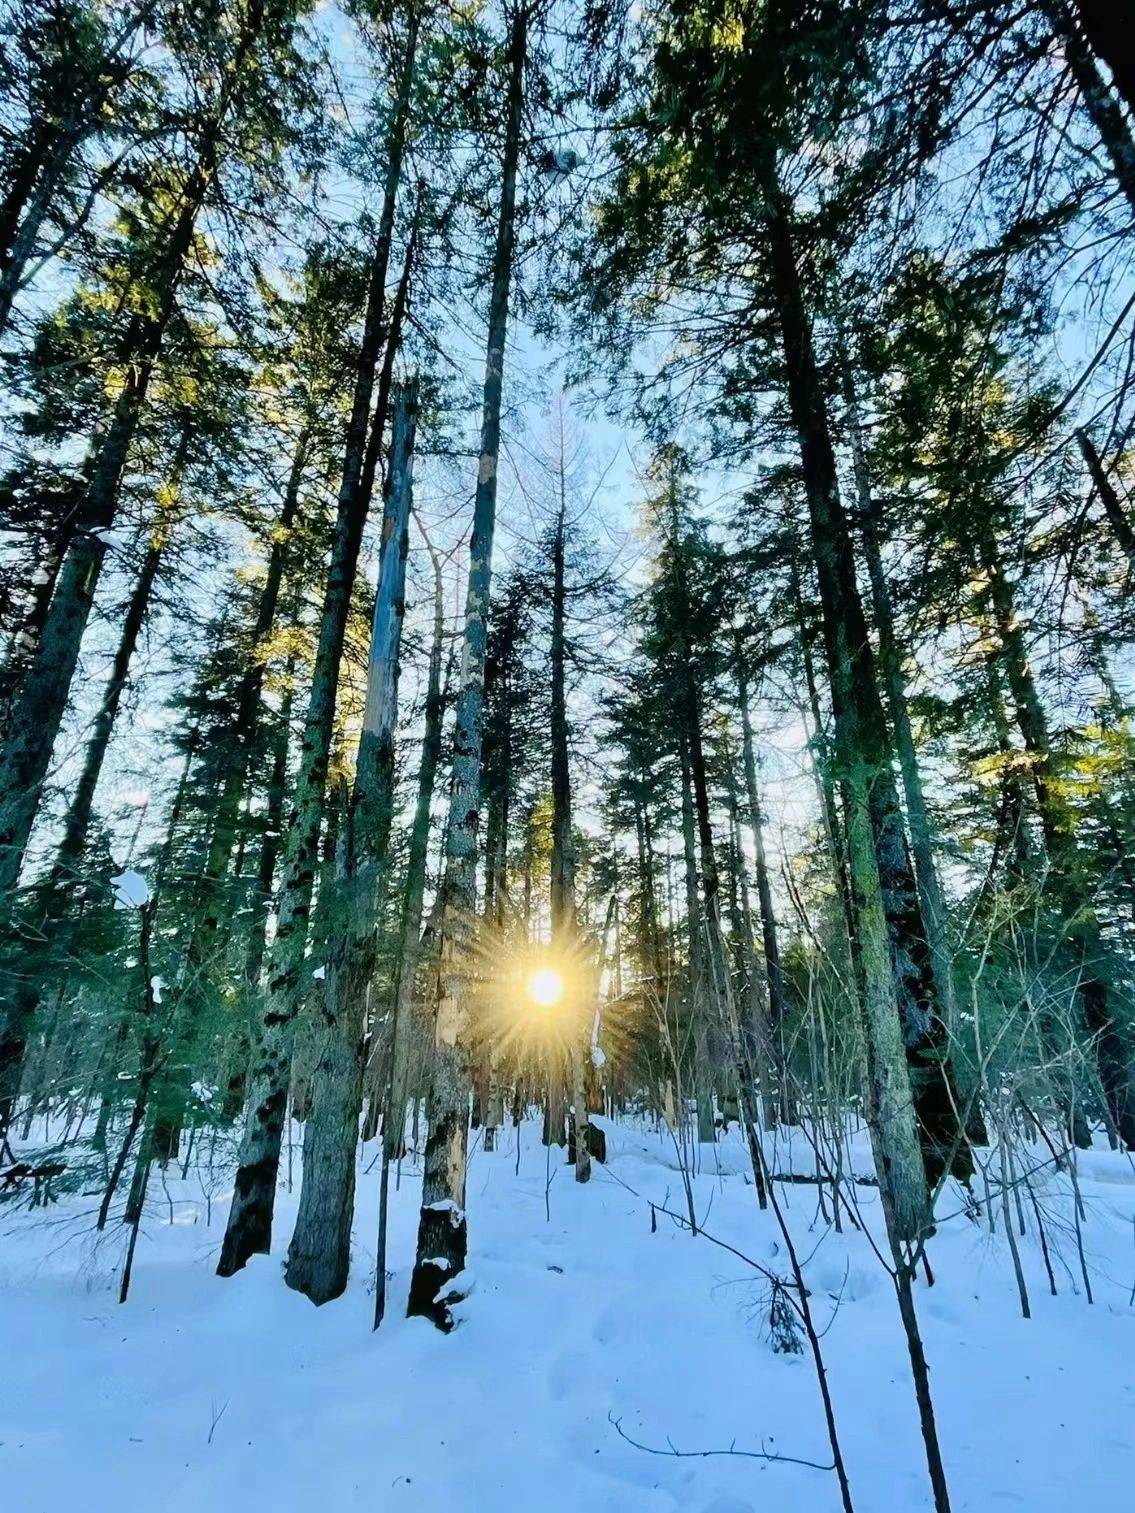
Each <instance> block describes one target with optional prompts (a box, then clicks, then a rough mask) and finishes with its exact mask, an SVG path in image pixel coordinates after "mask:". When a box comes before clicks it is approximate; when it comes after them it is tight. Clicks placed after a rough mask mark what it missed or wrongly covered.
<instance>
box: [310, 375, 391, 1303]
mask: <svg viewBox="0 0 1135 1513" xmlns="http://www.w3.org/2000/svg"><path fill="white" fill-rule="evenodd" d="M417 423H418V386H417V384H416V383H414V382H412V383H410V384H408V385H407V386H406V387H405V388H404V389H402V390H401V391H400V392H399V393H398V395H397V397H396V399H395V403H394V419H393V425H392V433H391V445H390V469H389V474H388V489H387V497H386V509H385V512H384V519H383V526H382V556H381V561H380V565H379V573H378V588H377V592H376V595H375V602H374V621H373V626H372V630H371V642H370V663H369V667H368V669H367V693H366V712H365V714H364V716H363V728H362V734H361V736H360V738H359V750H358V757H357V759H356V765H355V787H354V793H353V794H352V801H351V808H350V813H349V814H348V815H347V816H345V819H344V826H345V844H344V845H343V846H342V849H341V853H340V855H341V866H340V876H339V880H338V881H339V888H338V897H337V898H336V910H335V913H336V926H335V929H334V932H333V935H332V948H331V951H330V954H329V959H328V962H327V968H326V978H325V984H326V993H325V998H324V1003H323V1006H322V1015H321V1018H322V1023H321V1024H320V1026H319V1036H320V1056H319V1061H318V1063H317V1065H316V1068H315V1072H314V1075H313V1079H312V1103H311V1109H310V1111H309V1113H308V1117H307V1123H306V1125H305V1126H304V1137H303V1188H302V1191H301V1193H300V1204H299V1212H298V1214H297V1215H296V1227H295V1231H294V1233H293V1235H292V1242H291V1245H290V1246H289V1248H288V1263H287V1267H286V1269H285V1272H284V1280H285V1281H286V1282H287V1284H288V1286H289V1287H293V1288H295V1290H296V1291H297V1292H302V1293H304V1294H306V1296H307V1297H309V1298H310V1299H311V1300H312V1302H313V1303H326V1302H328V1301H330V1299H332V1298H337V1297H338V1296H339V1295H340V1293H341V1292H342V1291H343V1289H344V1288H345V1287H346V1285H347V1273H348V1270H349V1267H350V1259H351V1220H352V1218H353V1215H354V1199H355V1144H356V1142H357V1140H358V1133H359V1113H360V1110H361V1107H362V1074H363V1031H364V1027H365V1024H366V1007H367V994H368V991H369V988H370V984H371V980H372V978H373V976H374V968H375V956H376V947H377V943H378V933H379V930H380V928H381V918H382V904H383V898H384V894H385V886H386V874H387V870H388V860H389V850H390V831H391V826H392V824H393V819H394V728H395V724H396V721H397V717H398V673H399V667H400V663H401V655H402V624H403V620H404V619H405V612H406V556H407V553H408V551H409V547H410V504H411V497H412V490H413V457H414V433H415V430H416V428H417Z"/></svg>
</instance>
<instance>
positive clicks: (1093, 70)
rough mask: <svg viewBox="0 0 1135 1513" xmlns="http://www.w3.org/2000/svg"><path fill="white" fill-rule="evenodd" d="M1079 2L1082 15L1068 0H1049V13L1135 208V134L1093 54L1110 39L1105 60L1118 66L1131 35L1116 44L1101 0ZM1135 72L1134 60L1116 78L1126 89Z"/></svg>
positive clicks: (1086, 106)
mask: <svg viewBox="0 0 1135 1513" xmlns="http://www.w3.org/2000/svg"><path fill="white" fill-rule="evenodd" d="M1075 3H1076V9H1077V12H1078V15H1077V14H1076V13H1074V12H1073V10H1072V8H1071V6H1070V5H1069V4H1067V3H1065V0H1047V9H1048V14H1049V16H1050V17H1051V19H1052V24H1053V29H1054V31H1055V33H1056V36H1057V39H1058V40H1059V42H1060V45H1061V49H1062V51H1063V53H1064V61H1065V63H1066V64H1067V65H1068V70H1069V72H1070V73H1071V75H1072V78H1073V79H1074V80H1075V81H1076V88H1077V89H1078V90H1079V91H1080V97H1081V99H1082V100H1083V102H1084V109H1085V110H1086V111H1087V114H1088V118H1089V120H1090V121H1091V123H1092V125H1093V126H1094V127H1095V129H1096V134H1097V135H1098V137H1099V139H1100V142H1101V143H1102V144H1103V149H1104V151H1105V152H1106V153H1107V155H1108V158H1109V159H1110V161H1111V166H1112V170H1113V172H1114V173H1115V180H1116V183H1117V184H1118V185H1119V187H1120V189H1121V190H1122V191H1123V193H1124V195H1125V196H1126V197H1127V201H1128V203H1129V204H1130V206H1131V209H1132V210H1133V211H1135V140H1132V136H1131V129H1130V127H1129V126H1128V124H1127V122H1126V120H1124V117H1123V110H1122V107H1121V106H1120V104H1119V102H1118V101H1117V100H1116V98H1115V96H1114V94H1113V93H1112V91H1111V90H1110V89H1109V87H1108V86H1107V84H1106V83H1105V82H1104V80H1103V77H1102V75H1101V74H1100V71H1099V69H1098V68H1097V66H1096V60H1095V58H1094V57H1093V56H1092V54H1093V51H1094V46H1095V44H1096V43H1098V44H1100V45H1101V46H1102V45H1105V43H1106V44H1107V45H1108V53H1107V55H1106V56H1105V62H1107V64H1108V66H1109V67H1112V68H1113V70H1114V67H1115V64H1116V63H1118V61H1119V59H1120V57H1123V56H1126V55H1128V54H1129V53H1130V38H1125V39H1124V41H1123V43H1122V44H1121V45H1120V46H1119V47H1113V46H1111V39H1115V40H1116V41H1117V40H1118V39H1117V38H1116V36H1115V31H1114V29H1113V28H1112V29H1110V37H1108V36H1107V35H1105V29H1104V26H1103V24H1102V14H1101V0H1089V3H1084V0H1075ZM1089 39H1091V40H1092V43H1093V45H1092V46H1089ZM1113 60H1114V61H1113ZM1131 74H1132V70H1131V65H1130V63H1129V62H1128V63H1127V65H1126V66H1125V67H1123V66H1122V65H1121V66H1120V70H1119V72H1116V73H1115V81H1116V84H1117V86H1118V87H1119V88H1120V90H1121V91H1122V92H1124V93H1125V95H1126V91H1127V90H1129V89H1130V88H1131V83H1132V80H1131ZM1126 98H1127V103H1128V106H1129V107H1130V105H1131V100H1130V96H1129V95H1127V96H1126Z"/></svg>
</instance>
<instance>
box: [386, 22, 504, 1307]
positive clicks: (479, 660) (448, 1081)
mask: <svg viewBox="0 0 1135 1513" xmlns="http://www.w3.org/2000/svg"><path fill="white" fill-rule="evenodd" d="M527 50H528V9H527V4H526V3H525V0H521V4H520V5H519V6H518V7H517V8H516V10H515V11H514V12H513V16H512V21H511V25H510V28H509V41H508V66H509V78H508V104H507V115H506V126H505V144H504V160H503V164H502V173H501V197H500V213H499V219H498V223H497V237H496V248H495V252H494V255H493V276H492V292H491V296H490V303H489V330H488V345H487V351H486V355H485V382H484V399H483V408H482V419H481V449H480V462H479V465H478V469H477V491H476V497H475V502H474V507H473V535H472V540H471V542H470V546H469V582H468V589H467V593H466V599H465V643H464V652H463V659H462V674H463V677H462V686H461V692H460V695H459V696H458V703H457V718H456V726H455V730H454V736H453V786H452V790H451V794H450V805H449V820H448V824H447V830H446V846H445V856H446V864H445V876H444V878H443V881H442V897H443V913H442V920H441V952H440V958H441V962H440V971H439V994H438V1008H437V1023H436V1030H435V1054H434V1066H433V1078H432V1084H431V1088H430V1132H429V1138H428V1140H427V1143H426V1160H425V1175H424V1179H423V1184H422V1208H421V1215H420V1218H419V1223H418V1250H417V1258H416V1260H415V1263H414V1274H413V1277H412V1279H411V1282H410V1300H409V1306H408V1310H407V1311H408V1313H409V1314H410V1315H422V1316H424V1317H426V1318H429V1319H432V1320H433V1322H434V1323H435V1324H437V1325H438V1327H439V1328H441V1329H446V1330H448V1329H450V1328H452V1325H453V1319H452V1314H451V1311H450V1303H451V1302H452V1301H454V1299H455V1298H456V1296H457V1295H458V1288H457V1287H455V1285H454V1283H455V1278H457V1277H458V1276H459V1275H460V1273H461V1272H462V1271H463V1270H464V1269H465V1253H466V1246H467V1243H468V1235H467V1228H466V1219H465V1151H466V1143H467V1139H468V1129H467V1122H468V1100H469V1072H468V1053H467V1047H466V1044H465V1041H466V1019H467V1009H468V998H469V992H470V984H469V982H468V980H467V979H468V973H469V971H470V959H469V953H468V949H467V948H468V945H469V939H468V937H469V930H470V927H471V923H472V920H473V917H474V914H475V910H476V905H477V832H478V828H479V808H480V802H481V734H482V724H483V714H484V678H485V641H486V633H487V620H488V613H489V588H490V583H491V578H492V554H493V532H494V527H495V524H496V504H497V469H498V463H499V459H500V429H501V394H502V389H503V384H504V344H505V335H506V333H507V329H508V306H509V292H510V289H511V285H512V257H513V247H514V245H515V239H516V174H517V168H518V165H519V162H520V147H521V135H522V130H523V115H524V65H525V58H526V55H527Z"/></svg>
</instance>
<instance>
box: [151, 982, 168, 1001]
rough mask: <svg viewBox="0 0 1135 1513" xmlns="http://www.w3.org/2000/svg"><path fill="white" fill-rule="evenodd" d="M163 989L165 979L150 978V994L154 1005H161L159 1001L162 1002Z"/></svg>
mask: <svg viewBox="0 0 1135 1513" xmlns="http://www.w3.org/2000/svg"><path fill="white" fill-rule="evenodd" d="M164 987H165V979H164V978H163V977H151V978H150V992H151V993H153V995H154V1002H155V1003H161V1001H162V989H163V988H164Z"/></svg>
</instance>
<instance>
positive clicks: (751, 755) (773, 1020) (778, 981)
mask: <svg viewBox="0 0 1135 1513" xmlns="http://www.w3.org/2000/svg"><path fill="white" fill-rule="evenodd" d="M737 703H738V705H739V707H740V710H741V756H742V762H743V765H744V768H745V796H746V798H747V799H748V804H749V830H750V834H751V835H752V838H753V872H754V876H755V879H756V884H757V907H758V910H759V912H760V917H761V941H762V944H763V945H764V956H765V979H766V981H767V983H768V1006H769V1016H768V1017H769V1034H770V1036H771V1040H772V1043H771V1046H770V1047H769V1049H770V1050H771V1053H772V1061H773V1064H774V1065H775V1067H776V1105H775V1107H776V1113H777V1114H778V1115H779V1117H780V1118H781V1119H783V1120H785V1122H786V1123H792V1122H794V1112H795V1110H794V1106H793V1098H792V1088H791V1084H790V1079H789V1072H788V1047H787V1044H786V1042H785V1019H786V1014H787V996H786V994H785V991H784V969H783V967H782V966H781V963H780V939H779V936H778V934H777V926H776V909H775V907H774V905H773V901H772V882H771V880H770V877H769V868H768V857H767V856H766V854H765V831H764V825H765V822H764V810H763V808H762V805H761V793H760V786H759V784H758V782H757V756H756V749H755V746H754V742H753V718H752V713H751V711H750V709H749V679H748V672H747V670H746V668H745V664H744V660H743V658H742V656H741V653H740V651H738V655H737ZM766 1096H767V1097H768V1099H769V1103H770V1105H771V1103H772V1096H771V1090H766Z"/></svg>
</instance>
